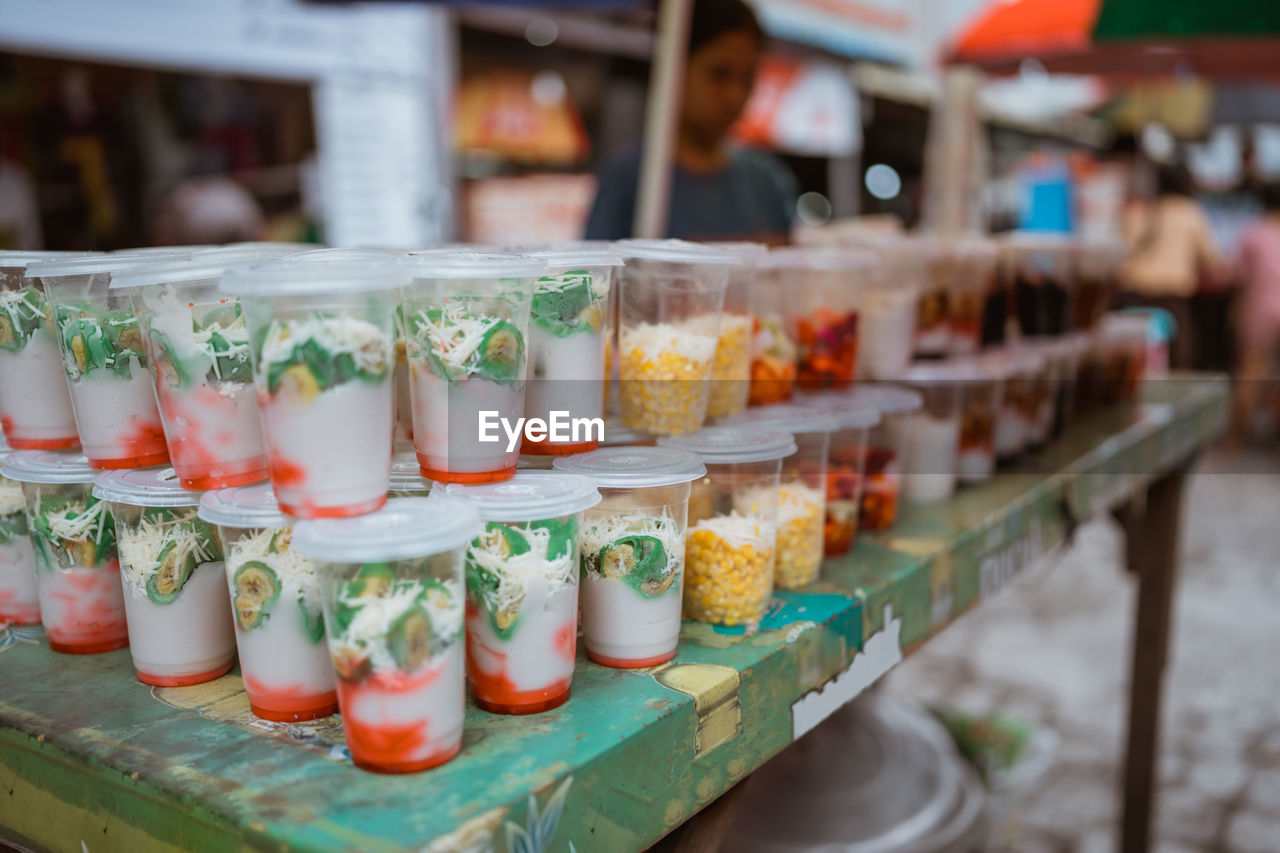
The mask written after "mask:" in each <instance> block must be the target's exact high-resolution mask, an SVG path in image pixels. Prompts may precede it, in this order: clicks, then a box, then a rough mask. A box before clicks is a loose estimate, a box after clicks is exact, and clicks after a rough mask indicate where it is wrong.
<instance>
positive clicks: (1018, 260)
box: [1004, 231, 1076, 337]
mask: <svg viewBox="0 0 1280 853" xmlns="http://www.w3.org/2000/svg"><path fill="white" fill-rule="evenodd" d="M1004 246H1005V248H1006V250H1007V253H1008V255H1007V257H1008V274H1009V276H1010V281H1011V282H1012V291H1013V300H1014V310H1015V312H1016V315H1017V318H1018V328H1019V330H1020V331H1021V332H1022V336H1023V337H1034V336H1037V335H1061V334H1065V333H1066V332H1067V331H1068V330H1069V328H1070V325H1071V316H1072V304H1071V300H1072V296H1073V294H1074V290H1075V256H1076V243H1075V242H1074V241H1073V240H1072V239H1071V238H1070V237H1067V236H1065V235H1059V234H1051V233H1044V234H1038V233H1034V232H1026V231H1023V232H1015V233H1013V234H1011V235H1009V236H1008V237H1007V238H1006V239H1005V242H1004Z"/></svg>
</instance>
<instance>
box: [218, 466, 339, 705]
mask: <svg viewBox="0 0 1280 853" xmlns="http://www.w3.org/2000/svg"><path fill="white" fill-rule="evenodd" d="M199 517H200V518H201V519H202V520H203V521H206V522H208V523H209V524H213V525H216V526H217V528H218V535H219V537H220V538H221V540H222V548H223V551H224V554H225V556H226V560H225V563H226V583H227V585H228V587H229V590H230V595H231V615H232V619H233V620H234V624H235V636H236V648H237V649H239V653H240V675H241V677H242V678H243V679H244V691H245V693H247V694H248V696H249V708H250V710H252V711H253V713H255V714H257V715H258V716H259V717H262V718H263V719H264V720H276V721H278V722H295V721H298V720H313V719H316V718H317V717H327V716H328V715H330V714H332V713H334V712H336V711H337V710H338V694H337V691H336V689H335V688H334V681H333V666H332V665H331V664H330V662H329V649H328V647H327V646H326V645H325V642H324V615H323V612H324V611H323V605H322V603H321V596H320V584H319V581H318V578H317V575H316V569H315V565H314V564H313V563H312V562H311V560H309V559H307V558H306V557H304V556H302V555H301V554H299V553H298V552H297V551H295V550H293V547H292V545H291V540H292V537H293V529H292V522H291V521H290V520H289V519H288V518H287V517H286V516H285V515H284V514H283V513H282V512H280V508H279V506H278V505H277V504H276V499H275V495H274V494H272V492H271V486H270V485H268V484H266V483H262V484H260V485H256V486H240V487H236V488H230V489H219V490H217V491H211V492H205V493H204V494H203V495H201V497H200V509H199Z"/></svg>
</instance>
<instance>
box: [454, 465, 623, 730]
mask: <svg viewBox="0 0 1280 853" xmlns="http://www.w3.org/2000/svg"><path fill="white" fill-rule="evenodd" d="M448 494H449V495H451V496H455V497H460V498H463V499H465V500H468V501H470V502H471V503H472V504H473V505H474V506H475V508H476V510H477V511H478V512H479V513H480V518H481V519H483V520H484V522H485V526H484V533H483V534H481V535H480V536H478V537H476V538H475V539H472V540H471V543H470V544H469V545H468V546H467V557H466V573H467V681H468V682H469V683H470V685H471V698H472V700H474V701H475V703H476V704H477V705H479V706H480V707H481V708H483V709H485V710H486V711H491V712H493V713H495V714H537V713H540V712H542V711H549V710H551V709H552V708H558V707H559V706H561V705H563V704H564V703H565V702H566V701H568V699H569V689H570V686H571V683H572V681H573V666H574V660H575V657H576V654H577V651H576V650H577V640H578V571H579V570H578V565H579V556H580V555H579V553H578V533H579V531H580V530H581V529H582V514H583V512H584V511H585V510H588V509H590V508H591V507H593V506H595V505H596V504H598V503H600V492H599V491H598V490H597V489H596V485H595V483H594V482H592V481H591V480H589V479H588V478H586V477H581V476H577V475H574V474H562V473H560V472H558V471H522V472H518V473H517V474H516V475H515V476H514V477H512V478H511V479H510V480H504V481H503V482H501V483H487V484H484V485H477V486H464V485H461V484H457V483H455V484H454V485H451V486H449V487H448Z"/></svg>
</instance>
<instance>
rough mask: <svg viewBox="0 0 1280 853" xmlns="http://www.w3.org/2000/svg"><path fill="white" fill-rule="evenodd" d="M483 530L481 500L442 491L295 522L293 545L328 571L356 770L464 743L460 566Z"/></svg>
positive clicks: (332, 631) (325, 586)
mask: <svg viewBox="0 0 1280 853" xmlns="http://www.w3.org/2000/svg"><path fill="white" fill-rule="evenodd" d="M481 530H482V525H481V523H480V518H479V516H478V515H477V514H476V511H475V508H474V507H472V506H471V505H470V504H468V503H466V502H465V501H462V500H460V499H458V498H450V497H447V496H444V495H432V496H430V497H426V498H394V499H392V500H389V501H387V503H386V505H385V506H384V507H382V508H381V509H380V510H378V511H377V512H373V513H370V514H369V515H365V516H361V517H359V518H345V519H322V520H315V521H303V522H299V523H298V524H297V525H295V527H294V532H293V548H294V550H296V551H297V552H298V553H300V554H302V555H304V556H307V557H310V558H311V559H312V560H314V561H315V564H316V569H317V572H318V573H319V577H320V591H321V593H322V596H323V598H324V619H325V630H326V633H327V634H328V638H329V656H330V658H331V659H332V662H333V668H334V672H335V673H336V675H337V686H338V706H339V708H340V709H341V711H342V728H343V731H344V732H345V733H346V736H347V747H348V748H349V749H350V750H351V758H352V760H354V761H355V763H356V765H357V766H359V767H362V768H364V769H365V770H371V771H375V772H379V773H413V772H416V771H419V770H425V769H427V768H428V767H434V766H436V765H438V764H443V763H444V762H446V761H448V760H449V759H450V758H453V756H455V755H457V754H458V751H459V750H460V749H461V748H462V718H463V711H464V709H465V707H466V699H465V694H464V686H463V685H464V678H465V663H464V652H463V648H464V642H463V622H464V607H465V604H464V595H465V587H464V581H463V570H462V564H463V557H464V554H465V551H466V546H467V543H468V542H470V541H471V540H472V539H474V538H475V537H476V535H478V534H479V533H480V531H481Z"/></svg>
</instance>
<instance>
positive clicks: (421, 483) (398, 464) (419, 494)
mask: <svg viewBox="0 0 1280 853" xmlns="http://www.w3.org/2000/svg"><path fill="white" fill-rule="evenodd" d="M431 488H432V483H431V481H430V480H428V479H426V478H425V477H423V476H422V469H421V468H419V467H418V454H417V453H416V452H414V451H413V450H412V449H409V450H402V451H400V452H398V453H396V455H395V456H392V457H391V482H390V488H389V489H388V490H387V497H391V498H425V497H426V496H427V495H428V494H430V493H431Z"/></svg>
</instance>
